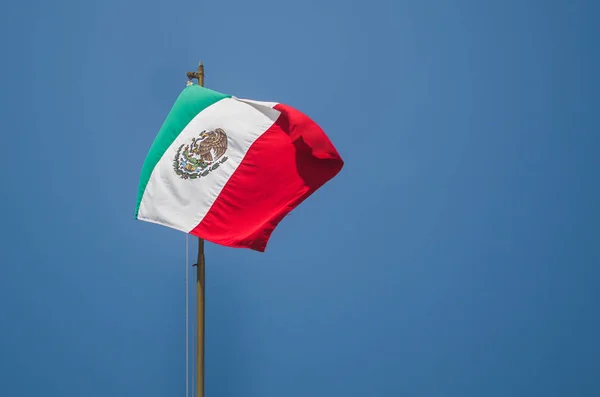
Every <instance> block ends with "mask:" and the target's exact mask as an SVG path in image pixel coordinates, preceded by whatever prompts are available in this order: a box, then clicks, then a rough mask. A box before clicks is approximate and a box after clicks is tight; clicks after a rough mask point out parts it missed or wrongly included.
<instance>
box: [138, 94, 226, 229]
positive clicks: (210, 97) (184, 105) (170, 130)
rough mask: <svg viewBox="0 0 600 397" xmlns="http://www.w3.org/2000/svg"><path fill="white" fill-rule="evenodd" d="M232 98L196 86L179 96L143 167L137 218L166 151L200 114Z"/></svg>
mask: <svg viewBox="0 0 600 397" xmlns="http://www.w3.org/2000/svg"><path fill="white" fill-rule="evenodd" d="M230 97H231V95H225V94H221V93H219V92H216V91H213V90H209V89H208V88H204V87H200V86H199V85H196V84H194V85H190V86H188V87H186V88H184V90H183V91H182V92H181V94H179V97H178V98H177V99H176V100H175V103H174V104H173V107H172V108H171V111H170V112H169V114H168V115H167V118H166V119H165V121H164V123H163V125H162V127H161V128H160V130H159V131H158V134H157V135H156V138H155V139H154V142H153V143H152V146H151V147H150V150H149V152H148V155H147V156H146V160H145V161H144V165H143V166H142V173H141V176H140V184H139V187H138V197H137V205H136V207H135V217H136V218H137V217H138V212H139V211H140V203H141V202H142V197H143V196H144V191H145V190H146V186H147V185H148V181H149V180H150V175H152V171H154V167H155V166H156V164H158V162H159V161H160V159H161V158H162V156H163V154H164V153H165V151H166V150H167V149H168V148H169V146H171V144H172V143H173V141H174V140H175V139H176V138H177V137H178V136H179V134H181V131H183V129H184V128H185V127H186V126H187V125H188V124H189V122H190V121H192V119H193V118H194V117H196V115H197V114H198V113H200V112H201V111H203V110H204V109H206V108H207V107H209V106H210V105H212V104H213V103H215V102H218V101H220V100H221V99H224V98H230Z"/></svg>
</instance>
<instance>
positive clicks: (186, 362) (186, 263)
mask: <svg viewBox="0 0 600 397" xmlns="http://www.w3.org/2000/svg"><path fill="white" fill-rule="evenodd" d="M188 248H189V235H188V234H187V233H186V234H185V397H190V395H189V389H188V387H189V384H190V381H189V374H190V371H189V362H190V360H189V358H188V355H189V352H190V349H189V343H190V341H189V337H188V332H189V317H190V313H189V307H188V296H189V291H188V289H189V282H188V272H189V270H188V267H189V249H188Z"/></svg>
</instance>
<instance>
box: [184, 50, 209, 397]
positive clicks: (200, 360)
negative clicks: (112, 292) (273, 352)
mask: <svg viewBox="0 0 600 397" xmlns="http://www.w3.org/2000/svg"><path fill="white" fill-rule="evenodd" d="M187 77H188V79H190V80H192V79H198V85H199V86H201V87H204V65H203V64H202V61H200V63H199V64H198V71H197V72H188V73H187ZM205 286H206V284H205V258H204V240H203V239H201V238H199V239H198V262H197V264H196V289H197V294H196V338H197V339H196V397H204V302H205V299H204V293H205ZM186 397H187V396H186Z"/></svg>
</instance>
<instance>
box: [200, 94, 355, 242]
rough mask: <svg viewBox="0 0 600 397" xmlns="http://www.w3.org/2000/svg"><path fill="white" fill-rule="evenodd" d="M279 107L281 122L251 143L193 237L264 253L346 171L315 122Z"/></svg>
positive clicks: (281, 106)
mask: <svg viewBox="0 0 600 397" xmlns="http://www.w3.org/2000/svg"><path fill="white" fill-rule="evenodd" d="M275 109H277V110H279V111H280V112H281V115H280V116H279V118H278V119H277V121H276V122H275V123H274V124H273V125H272V126H271V128H269V129H268V130H267V131H266V132H265V133H264V134H263V135H261V136H260V138H258V139H257V140H256V141H255V142H254V143H253V144H252V146H251V147H250V149H249V150H248V152H247V153H246V156H245V157H244V159H243V161H242V163H241V164H240V165H239V167H238V168H237V170H236V171H235V172H234V173H233V175H232V176H231V177H230V178H229V180H228V181H227V183H226V184H225V187H224V188H223V190H222V191H221V194H220V195H219V197H217V199H216V201H215V202H214V204H213V206H212V207H211V209H210V210H209V211H208V214H206V216H205V217H204V219H203V220H202V222H200V224H199V225H198V226H196V227H195V228H194V230H192V231H191V232H190V233H191V234H193V235H195V236H198V237H201V238H203V239H205V240H208V241H211V242H213V243H215V244H220V245H224V246H228V247H236V248H250V249H253V250H255V251H259V252H264V250H265V249H266V246H267V243H268V241H269V238H270V237H271V234H272V233H273V230H274V229H275V227H276V226H277V225H278V224H279V222H281V220H282V219H283V218H284V217H285V216H286V215H287V214H288V213H289V212H290V211H292V210H293V209H294V208H296V207H297V206H298V205H299V204H300V203H302V201H304V200H305V199H306V198H308V197H309V196H310V195H311V194H312V193H313V192H315V191H316V190H317V189H318V188H319V187H321V186H322V185H323V184H324V183H326V182H327V181H329V180H330V179H331V178H333V177H334V176H335V175H336V174H337V173H338V172H339V171H340V170H341V169H342V167H343V165H344V162H343V160H342V159H341V157H340V155H339V154H338V152H337V151H336V149H335V147H334V146H333V145H332V143H331V142H330V141H329V138H328V137H327V136H326V135H325V133H324V132H323V130H322V129H321V128H320V127H319V126H318V125H317V124H315V123H314V122H313V121H312V120H311V119H310V118H308V117H307V116H306V115H304V114H302V113H301V112H299V111H298V110H296V109H293V108H291V107H289V106H286V105H281V104H278V105H276V106H275Z"/></svg>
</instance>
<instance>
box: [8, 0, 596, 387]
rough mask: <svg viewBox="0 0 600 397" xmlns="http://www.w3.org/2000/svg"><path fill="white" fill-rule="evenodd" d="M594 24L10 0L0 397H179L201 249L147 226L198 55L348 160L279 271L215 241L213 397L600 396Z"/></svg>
mask: <svg viewBox="0 0 600 397" xmlns="http://www.w3.org/2000/svg"><path fill="white" fill-rule="evenodd" d="M599 11H600V5H599V3H598V2H594V1H592V0H590V1H578V0H572V1H568V2H567V1H562V2H559V1H533V0H520V1H517V0H510V1H502V2H499V1H494V2H491V1H487V2H482V1H475V0H456V1H452V2H449V1H441V0H438V1H435V0H420V1H397V0H396V1H391V0H389V1H384V0H373V1H368V2H352V1H341V0H319V1H316V0H314V1H290V2H282V1H275V0H257V1H253V2H249V1H239V0H232V1H212V2H206V1H185V0H175V1H173V2H158V1H154V0H150V1H140V0H133V1H130V0H125V1H116V0H106V1H102V2H82V1H74V0H55V1H44V2H42V1H40V0H33V1H32V2H17V1H15V0H9V1H5V2H3V3H2V5H1V6H0V48H1V49H2V62H0V75H1V76H2V89H1V90H0V116H1V119H2V122H3V129H2V130H3V132H2V137H3V140H2V142H3V144H2V148H3V149H4V151H3V152H4V155H3V156H0V176H1V178H2V181H3V183H2V184H1V186H2V190H1V193H2V194H1V196H0V200H1V203H2V206H3V208H4V209H5V210H4V215H3V218H2V223H1V225H2V227H1V228H0V230H1V233H2V236H1V237H2V238H1V239H0V244H1V249H0V264H1V267H0V271H1V273H0V391H1V394H2V395H3V396H7V397H21V396H27V397H29V396H39V395H44V396H46V397H71V396H82V395H85V396H86V397H95V396H98V397H106V396H111V397H118V396H127V397H129V396H132V395H143V396H147V397H154V396H156V397H164V396H183V395H184V394H185V393H184V391H185V382H184V380H185V374H184V365H185V362H184V335H185V327H184V275H185V263H184V262H185V252H184V249H185V235H184V234H182V233H180V232H177V231H174V230H171V229H167V228H162V227H160V226H156V225H151V224H147V223H143V222H140V221H135V220H134V219H133V214H134V210H135V201H136V193H137V184H138V178H139V173H140V169H141V165H142V163H143V160H144V158H145V155H146V153H147V150H148V148H149V145H150V144H151V142H152V140H153V139H154V136H155V134H156V132H157V131H158V129H159V127H160V125H161V123H162V121H163V119H164V117H165V116H166V114H167V112H168V110H169V108H170V106H171V104H172V103H173V101H174V100H175V98H176V97H177V95H178V94H179V92H180V91H181V90H182V89H183V87H184V86H185V81H186V78H185V73H186V72H187V71H189V70H194V69H195V67H196V65H197V62H198V60H200V59H202V60H203V61H204V63H205V65H206V85H207V86H208V87H210V88H212V89H215V90H217V91H221V92H224V93H228V94H233V95H236V96H239V97H246V98H253V99H257V100H267V101H278V102H283V103H286V104H288V105H291V106H294V107H297V108H298V109H300V110H302V111H303V112H305V113H307V114H308V115H310V116H311V117H312V118H313V119H314V120H315V121H317V122H318V123H319V124H320V125H321V126H322V127H323V129H324V130H325V131H326V132H327V134H328V135H329V137H330V138H331V140H332V141H333V142H334V144H335V145H336V147H337V149H338V150H339V152H340V154H341V155H342V157H343V158H344V160H345V163H346V165H345V167H344V169H343V170H342V172H341V173H340V174H339V175H338V176H337V177H336V178H335V179H334V180H332V181H331V182H330V183H329V184H327V185H325V186H324V187H323V188H322V189H321V190H319V191H318V192H317V193H316V194H315V195H314V196H313V197H311V198H310V199H309V200H308V201H306V202H305V203H303V204H302V205H301V207H299V208H298V209H297V211H295V212H294V213H293V214H292V215H290V216H289V217H288V218H286V219H285V220H284V222H282V223H281V225H280V226H279V228H278V229H277V230H276V232H275V233H274V235H273V237H272V240H271V242H270V245H269V247H268V249H267V252H265V253H264V254H259V253H256V252H252V251H247V250H236V249H230V248H225V247H220V246H216V245H213V244H208V245H207V248H206V253H207V262H208V263H207V306H206V310H207V318H206V321H207V325H206V327H207V328H206V343H207V344H206V389H207V396H248V397H253V396H257V397H258V396H260V397H281V396H286V397H296V396H315V397H319V396H328V397H330V396H347V397H351V396H400V395H402V396H443V397H452V396H457V397H470V396H473V397H481V396H486V397H496V396H498V397H505V396H511V397H518V396H527V397H531V396H544V397H553V396H556V397H564V396H590V397H592V396H594V397H595V396H598V395H600V377H598V373H599V371H600V341H599V340H598V335H600V320H599V318H598V313H599V311H600V308H599V305H600V290H599V289H598V283H599V282H600V270H599V267H598V265H599V264H600V241H599V236H600V234H599V233H598V224H599V222H600V212H599V211H598V203H600V187H599V185H598V170H599V169H600V167H599V166H600V157H599V156H598V147H599V143H600V135H599V132H600V122H599V121H598V92H599V91H600V82H599V79H598V77H597V73H598V70H600V51H599V49H598V45H597V40H598V37H600V31H599V30H600V28H599V27H598V25H597V17H596V16H597V15H599ZM195 248H196V245H195V241H193V244H192V247H191V249H190V251H191V252H192V255H193V253H194V252H195ZM192 275H193V273H190V276H192Z"/></svg>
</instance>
